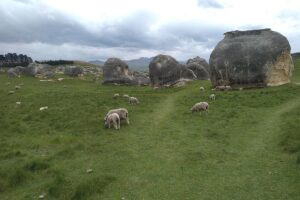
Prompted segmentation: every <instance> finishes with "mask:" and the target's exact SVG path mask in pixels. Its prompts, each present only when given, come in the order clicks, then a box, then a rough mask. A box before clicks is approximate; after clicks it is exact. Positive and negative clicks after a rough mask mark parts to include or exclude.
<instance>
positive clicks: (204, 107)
mask: <svg viewBox="0 0 300 200" xmlns="http://www.w3.org/2000/svg"><path fill="white" fill-rule="evenodd" d="M191 111H192V112H200V115H201V112H202V111H204V112H206V114H208V103H207V102H199V103H196V104H195V105H194V106H193V107H192V108H191Z"/></svg>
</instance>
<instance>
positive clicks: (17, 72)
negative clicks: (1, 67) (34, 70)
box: [7, 66, 25, 78]
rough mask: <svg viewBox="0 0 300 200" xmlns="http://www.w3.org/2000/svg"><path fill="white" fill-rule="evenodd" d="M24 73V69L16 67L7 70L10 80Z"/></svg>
mask: <svg viewBox="0 0 300 200" xmlns="http://www.w3.org/2000/svg"><path fill="white" fill-rule="evenodd" d="M24 72H25V68H24V67H22V66H16V67H14V68H10V69H9V70H7V75H8V77H10V78H15V77H18V76H20V75H21V74H22V73H24Z"/></svg>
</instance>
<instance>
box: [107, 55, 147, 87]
mask: <svg viewBox="0 0 300 200" xmlns="http://www.w3.org/2000/svg"><path fill="white" fill-rule="evenodd" d="M103 79H104V80H103V84H111V83H112V84H115V83H117V84H126V85H148V84H149V77H148V76H147V75H144V74H142V73H138V72H132V71H130V70H129V69H128V65H127V64H126V63H125V62H124V61H122V60H121V59H119V58H109V59H107V60H106V62H105V63H104V66H103Z"/></svg>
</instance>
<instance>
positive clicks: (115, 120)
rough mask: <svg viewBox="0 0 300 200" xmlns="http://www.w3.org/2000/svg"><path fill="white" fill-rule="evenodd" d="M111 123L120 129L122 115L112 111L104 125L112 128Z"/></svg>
mask: <svg viewBox="0 0 300 200" xmlns="http://www.w3.org/2000/svg"><path fill="white" fill-rule="evenodd" d="M111 124H112V125H113V126H114V128H115V129H117V130H118V129H120V117H119V115H118V113H111V114H109V115H108V116H107V118H106V120H105V123H104V125H105V127H108V128H110V126H111Z"/></svg>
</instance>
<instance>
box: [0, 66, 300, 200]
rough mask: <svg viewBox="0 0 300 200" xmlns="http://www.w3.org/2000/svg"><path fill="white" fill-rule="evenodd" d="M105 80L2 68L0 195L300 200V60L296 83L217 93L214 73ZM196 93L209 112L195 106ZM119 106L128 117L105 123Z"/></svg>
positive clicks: (7, 199)
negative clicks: (132, 101) (113, 125)
mask: <svg viewBox="0 0 300 200" xmlns="http://www.w3.org/2000/svg"><path fill="white" fill-rule="evenodd" d="M100 81H101V80H100ZM100 81H99V82H97V83H95V82H94V81H92V80H91V79H90V78H89V77H86V80H79V79H74V78H68V77H65V79H64V80H63V81H62V82H58V81H56V82H40V81H39V80H38V79H35V78H30V77H21V78H19V79H8V78H7V77H6V76H5V75H0V93H1V94H2V95H1V97H0V125H1V130H2V131H1V132H0V138H1V140H0V141H1V145H0V162H1V168H0V176H1V179H0V199H1V200H11V199H37V198H38V196H39V195H41V194H44V195H45V199H105V200H110V199H111V200H115V199H145V200H148V199H149V200H152V199H155V200H166V199H172V200H182V199H193V200H194V199H195V200H202V199H203V200H204V199H205V200H216V199H218V200H232V199H237V200H238V199H243V200H253V199H260V200H270V199H272V200H282V199H289V200H297V199H299V196H300V190H299V188H300V170H299V168H300V134H299V129H300V125H299V124H300V121H299V120H300V60H297V61H296V62H295V71H294V74H293V79H292V83H290V84H287V85H283V86H279V87H272V88H262V89H249V90H242V91H226V92H220V91H213V92H214V93H215V94H216V100H215V101H210V100H209V98H208V95H209V94H211V93H212V91H211V90H210V87H211V84H210V82H208V81H195V82H191V83H189V84H188V85H187V86H186V87H182V88H166V89H160V90H153V89H152V88H150V87H129V86H128V87H127V86H103V85H101V84H100ZM8 82H10V84H9V85H8V84H7V83H8ZM21 83H22V84H23V86H21V89H19V90H17V91H16V93H15V94H13V95H8V92H9V91H10V90H13V89H14V87H15V85H19V84H21ZM200 86H204V87H205V88H206V90H205V91H204V92H202V93H200V92H199V87H200ZM114 93H120V94H129V95H131V96H136V97H137V98H139V100H140V102H141V103H140V104H139V105H135V106H132V105H129V104H128V102H127V100H126V99H123V98H120V99H117V100H113V99H112V96H113V94H114ZM17 101H20V102H22V103H21V105H16V102H17ZM199 101H207V102H209V104H210V111H209V114H208V115H204V114H203V115H200V114H199V113H197V114H196V113H195V114H192V113H191V112H190V108H191V106H192V105H193V104H194V103H196V102H199ZM42 106H48V107H49V109H48V110H46V111H43V112H41V111H39V108H40V107H42ZM118 107H126V108H128V110H129V118H130V125H122V126H121V129H120V130H118V131H116V130H113V129H105V128H104V127H103V117H104V115H105V113H106V112H107V111H108V110H110V109H112V108H118ZM88 169H92V170H93V171H92V173H87V170H88Z"/></svg>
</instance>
